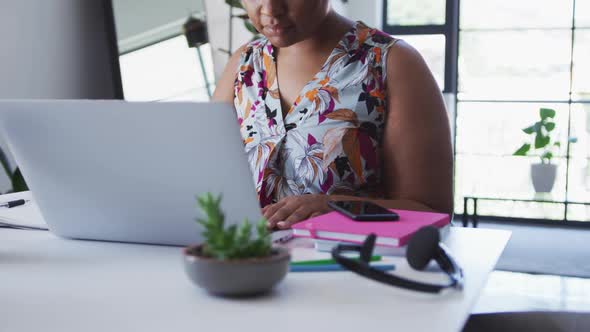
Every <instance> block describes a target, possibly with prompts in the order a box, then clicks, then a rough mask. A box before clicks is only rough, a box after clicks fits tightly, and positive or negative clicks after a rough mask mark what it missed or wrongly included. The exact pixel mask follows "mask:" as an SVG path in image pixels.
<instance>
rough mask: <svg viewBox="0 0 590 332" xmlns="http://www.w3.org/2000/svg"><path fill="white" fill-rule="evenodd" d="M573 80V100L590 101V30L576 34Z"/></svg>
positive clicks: (581, 30)
mask: <svg viewBox="0 0 590 332" xmlns="http://www.w3.org/2000/svg"><path fill="white" fill-rule="evenodd" d="M589 10H590V8H589ZM573 79H574V81H573V88H572V99H574V100H588V101H590V29H576V31H575V32H574V72H573Z"/></svg>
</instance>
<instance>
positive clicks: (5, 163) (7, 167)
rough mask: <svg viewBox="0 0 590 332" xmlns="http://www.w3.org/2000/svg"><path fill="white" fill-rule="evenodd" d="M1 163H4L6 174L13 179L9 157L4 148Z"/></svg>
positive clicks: (1, 153)
mask: <svg viewBox="0 0 590 332" xmlns="http://www.w3.org/2000/svg"><path fill="white" fill-rule="evenodd" d="M0 165H2V168H3V169H4V172H5V173H6V176H7V177H8V178H9V179H11V178H12V174H11V173H12V171H11V170H10V163H9V162H8V157H6V154H5V153H4V151H2V149H1V148H0Z"/></svg>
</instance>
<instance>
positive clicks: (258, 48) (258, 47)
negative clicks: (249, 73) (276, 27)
mask: <svg viewBox="0 0 590 332" xmlns="http://www.w3.org/2000/svg"><path fill="white" fill-rule="evenodd" d="M269 45H270V43H269V41H268V39H267V38H266V37H264V36H261V37H258V38H255V39H253V40H251V41H249V42H247V43H245V44H244V45H242V46H241V47H240V48H239V49H238V52H236V53H239V54H241V55H242V56H245V55H251V54H253V53H259V52H262V51H264V49H265V47H269ZM271 47H272V46H271Z"/></svg>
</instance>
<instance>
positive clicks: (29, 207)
mask: <svg viewBox="0 0 590 332" xmlns="http://www.w3.org/2000/svg"><path fill="white" fill-rule="evenodd" d="M17 199H24V200H27V202H26V203H25V204H24V205H21V206H16V207H13V208H0V226H2V224H7V225H14V226H16V227H19V226H20V227H25V228H40V229H47V223H46V222H45V220H44V219H43V216H42V215H41V211H39V208H38V207H37V204H35V202H34V201H33V197H32V195H31V192H28V191H27V192H22V193H15V194H7V195H0V202H8V201H11V200H17Z"/></svg>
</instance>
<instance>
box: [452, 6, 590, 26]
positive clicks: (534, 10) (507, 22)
mask: <svg viewBox="0 0 590 332" xmlns="http://www.w3.org/2000/svg"><path fill="white" fill-rule="evenodd" d="M578 1H579V0H578ZM582 1H588V0H582ZM572 6H573V0H516V1H515V0H494V1H490V0H466V1H461V11H460V13H461V19H460V22H461V29H482V28H485V29H488V28H552V27H564V28H569V27H571V25H572Z"/></svg>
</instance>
